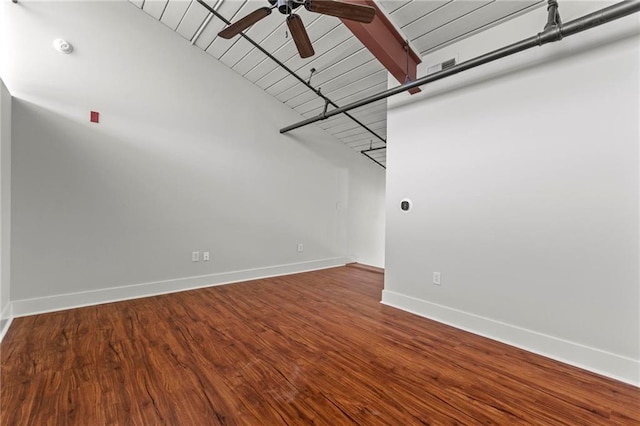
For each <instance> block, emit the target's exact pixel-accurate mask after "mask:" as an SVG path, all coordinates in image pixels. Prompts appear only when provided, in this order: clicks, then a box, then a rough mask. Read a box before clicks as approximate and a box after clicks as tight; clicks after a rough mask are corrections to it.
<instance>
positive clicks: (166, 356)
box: [0, 267, 640, 425]
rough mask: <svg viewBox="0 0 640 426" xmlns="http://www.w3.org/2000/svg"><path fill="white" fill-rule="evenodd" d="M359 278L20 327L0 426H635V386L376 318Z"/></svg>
mask: <svg viewBox="0 0 640 426" xmlns="http://www.w3.org/2000/svg"><path fill="white" fill-rule="evenodd" d="M382 280H383V276H382V275H381V274H379V273H375V272H370V271H366V270H363V269H358V268H349V267H343V268H335V269H328V270H323V271H316V272H310V273H305V274H298V275H290V276H285V277H278V278H271V279H265V280H257V281H252V282H247V283H240V284H232V285H226V286H220V287H212V288H207V289H201V290H195V291H189V292H183V293H175V294H170V295H164V296H158V297H153V298H146V299H138V300H133V301H127V302H119V303H112V304H107V305H100V306H94V307H88V308H81V309H75V310H69V311H64V312H57V313H51V314H44V315H36V316H32V317H25V318H17V319H15V320H14V322H13V324H12V326H11V328H10V330H9V331H8V333H7V335H6V337H5V339H4V341H3V343H2V346H1V347H0V349H1V363H2V370H1V374H2V376H1V380H2V382H1V386H2V390H1V392H0V396H1V399H0V403H1V405H0V409H1V410H2V411H1V414H0V416H1V422H0V423H1V424H2V425H67V424H70V425H71V424H73V425H103V424H134V425H143V424H144V425H156V424H168V425H212V424H250V425H270V424H282V425H285V424H286V425H293V424H296V425H297V424H323V425H341V424H360V425H413V424H499V425H514V424H539V425H541V424H544V425H555V424H563V425H599V424H624V425H631V424H640V408H639V401H640V389H638V388H635V387H633V386H629V385H626V384H623V383H620V382H617V381H614V380H611V379H607V378H604V377H601V376H598V375H595V374H591V373H588V372H585V371H582V370H579V369H576V368H573V367H570V366H567V365H564V364H560V363H558V362H555V361H552V360H549V359H546V358H543V357H540V356H537V355H533V354H531V353H528V352H525V351H522V350H519V349H515V348H512V347H509V346H506V345H503V344H500V343H497V342H494V341H491V340H488V339H485V338H482V337H478V336H475V335H472V334H469V333H465V332H462V331H459V330H456V329H454V328H451V327H448V326H445V325H442V324H438V323H436V322H433V321H430V320H427V319H424V318H420V317H416V316H414V315H411V314H408V313H405V312H402V311H399V310H396V309H393V308H390V307H387V306H383V305H381V304H380V303H379V300H380V295H381V290H382Z"/></svg>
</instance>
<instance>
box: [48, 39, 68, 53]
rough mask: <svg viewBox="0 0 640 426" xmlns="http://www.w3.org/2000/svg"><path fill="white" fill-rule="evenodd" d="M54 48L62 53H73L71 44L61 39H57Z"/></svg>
mask: <svg viewBox="0 0 640 426" xmlns="http://www.w3.org/2000/svg"><path fill="white" fill-rule="evenodd" d="M53 47H54V48H55V49H56V50H57V51H58V52H60V53H71V52H73V46H72V45H71V43H69V42H68V41H66V40H63V39H61V38H58V39H55V40H54V41H53Z"/></svg>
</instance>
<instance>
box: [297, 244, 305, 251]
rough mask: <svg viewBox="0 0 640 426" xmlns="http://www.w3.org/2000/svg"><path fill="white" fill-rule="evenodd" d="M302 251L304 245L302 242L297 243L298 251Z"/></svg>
mask: <svg viewBox="0 0 640 426" xmlns="http://www.w3.org/2000/svg"><path fill="white" fill-rule="evenodd" d="M303 251H304V245H303V244H302V243H299V244H298V253H302V252H303Z"/></svg>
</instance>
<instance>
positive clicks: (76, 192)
mask: <svg viewBox="0 0 640 426" xmlns="http://www.w3.org/2000/svg"><path fill="white" fill-rule="evenodd" d="M0 7H1V8H2V10H1V12H2V13H4V14H5V15H6V16H7V17H8V25H7V26H6V27H5V28H2V29H1V30H0V31H2V34H1V36H2V42H1V43H2V46H0V50H3V51H5V52H6V53H4V54H3V55H4V57H5V58H6V57H9V58H10V60H9V61H3V64H4V65H3V68H2V73H3V74H2V75H3V76H4V77H5V81H6V84H7V87H8V88H9V89H10V90H11V91H12V94H13V96H14V106H13V127H14V133H13V134H14V139H13V213H14V214H13V228H12V232H13V235H12V238H13V241H12V268H13V269H12V273H13V279H12V287H11V290H12V293H11V297H12V300H14V301H25V300H27V301H28V299H31V298H36V299H38V298H40V299H42V298H44V297H47V296H60V295H67V294H82V293H83V292H103V293H105V294H106V293H109V292H108V291H107V290H108V289H118V288H119V287H120V286H130V285H135V284H144V283H161V282H172V283H173V282H175V281H176V280H181V279H185V280H186V281H189V280H192V281H193V280H194V279H195V280H196V281H198V283H199V284H198V285H201V284H202V281H203V279H202V278H200V277H201V276H204V277H205V279H206V277H208V276H213V275H217V276H218V278H219V276H225V277H226V276H227V275H225V274H227V273H229V272H233V271H250V270H263V269H264V270H269V271H271V270H278V271H282V270H290V269H291V268H289V267H287V268H280V267H279V266H278V265H295V264H304V265H318V264H325V263H326V262H325V261H326V260H327V259H329V260H331V259H337V260H338V261H341V260H342V259H345V256H347V255H351V254H353V255H354V256H355V257H356V258H358V257H359V254H358V253H350V252H349V251H348V249H350V248H354V249H355V250H358V249H359V248H358V244H350V243H349V241H348V235H349V229H347V227H348V226H352V227H357V226H362V227H363V228H366V229H368V230H369V231H371V232H374V233H378V234H379V235H382V234H383V227H382V226H381V224H380V223H379V221H378V219H377V218H376V219H375V220H369V219H368V218H367V217H363V218H362V220H361V221H360V222H355V221H349V215H350V214H351V213H350V210H351V209H353V210H354V211H358V210H361V207H359V204H360V203H363V204H367V205H369V204H371V203H370V202H369V201H368V199H367V196H366V195H365V196H363V199H359V198H358V197H355V196H352V194H350V191H351V190H352V189H354V188H356V189H357V188H364V189H363V190H364V191H367V187H368V186H369V185H372V186H373V185H376V186H378V187H379V188H377V189H371V190H369V191H371V193H372V194H374V197H376V202H377V197H379V194H380V193H381V192H380V191H384V178H383V176H384V175H383V174H382V175H381V172H380V171H379V170H378V169H377V168H376V167H377V166H375V165H369V164H367V163H368V160H367V159H366V158H364V157H362V156H359V155H358V154H357V153H355V152H353V151H352V150H350V149H348V148H347V147H345V146H344V145H342V144H341V143H340V142H338V141H337V140H335V139H333V138H332V137H330V136H329V135H328V134H326V133H325V132H323V131H322V130H320V129H319V128H317V127H315V126H309V127H306V128H304V129H301V130H300V131H296V132H294V134H291V135H280V134H279V132H278V129H279V128H281V127H283V126H285V125H287V124H290V123H293V122H296V121H299V120H300V119H301V117H300V116H299V115H298V114H297V113H295V112H293V111H292V110H290V109H289V108H288V107H286V106H284V105H283V104H281V103H280V102H278V101H276V100H274V99H273V98H272V97H270V96H269V95H267V94H266V93H265V92H263V91H262V90H261V89H259V88H256V87H255V86H253V85H251V84H249V83H248V82H247V81H246V80H244V79H243V78H242V77H241V76H239V75H237V74H235V73H234V72H233V71H231V70H229V69H228V68H227V67H226V66H224V65H222V64H220V63H218V62H217V61H216V60H215V59H213V58H211V57H210V56H208V55H207V54H206V53H204V52H203V51H201V50H200V49H198V48H196V47H194V46H191V45H190V44H189V42H188V41H186V40H184V39H183V38H182V37H180V36H179V35H178V34H176V33H174V32H173V31H171V30H170V29H168V28H166V27H165V26H164V25H163V24H161V23H159V22H157V21H156V20H155V19H153V18H151V17H150V16H148V15H147V14H145V13H144V12H142V11H140V10H139V9H137V8H136V7H135V6H134V5H132V4H130V3H128V2H19V3H18V4H17V5H14V4H12V3H10V2H4V3H3V4H1V5H0ZM59 37H62V38H65V39H67V41H69V42H70V43H72V44H73V46H74V52H73V53H72V54H71V55H63V54H60V53H58V52H56V51H55V50H54V49H53V47H52V41H53V40H54V39H56V38H59ZM91 110H95V111H99V112H100V119H101V122H100V123H99V124H93V123H90V122H89V113H90V111H91ZM352 168H354V170H355V172H354V173H352ZM370 176H374V178H373V179H371V178H370ZM381 176H382V178H381ZM360 180H361V181H362V182H359V181H360ZM380 188H381V189H380ZM338 204H340V205H341V206H344V207H345V208H346V209H347V211H346V212H341V211H340V210H338V209H337V205H338ZM375 227H377V229H373V228H375ZM354 232H356V234H357V233H358V232H359V231H354ZM377 241H378V243H380V245H379V247H377V248H370V247H369V248H368V250H369V251H367V253H366V256H369V257H373V256H374V255H372V254H371V252H376V251H378V252H382V251H383V245H382V244H381V240H377ZM298 243H303V244H304V252H302V253H298V252H297V250H296V248H297V244H298ZM196 250H197V251H201V252H202V251H210V253H211V258H212V260H211V261H209V262H203V261H200V262H191V252H192V251H196ZM376 256H377V257H376V258H380V257H381V256H380V255H376ZM322 262H325V263H322ZM274 267H275V269H274ZM194 277H195V278H194ZM167 280H168V281H167ZM117 293H118V294H121V293H122V291H120V290H119V289H118V291H117ZM94 294H99V293H94ZM74 297H75V296H74ZM74 297H71V299H74ZM67 299H69V298H67ZM89 299H91V298H89ZM69 300H70V299H69ZM74 300H77V298H75V299H74ZM91 300H94V299H91ZM23 305H25V303H22V302H21V306H23ZM33 305H35V304H33ZM43 309H46V308H43Z"/></svg>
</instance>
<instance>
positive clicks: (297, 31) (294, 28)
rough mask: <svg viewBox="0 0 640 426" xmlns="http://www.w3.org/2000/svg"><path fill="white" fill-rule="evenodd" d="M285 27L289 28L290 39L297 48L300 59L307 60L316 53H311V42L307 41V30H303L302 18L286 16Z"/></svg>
mask: <svg viewBox="0 0 640 426" xmlns="http://www.w3.org/2000/svg"><path fill="white" fill-rule="evenodd" d="M287 26H288V27H289V31H291V37H292V38H293V41H294V43H295V44H296V47H297V48H298V53H300V57H301V58H308V57H310V56H313V55H314V54H315V53H316V52H314V51H313V46H312V45H311V40H309V34H307V30H305V29H304V24H303V23H302V18H300V16H298V15H290V16H288V17H287Z"/></svg>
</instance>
